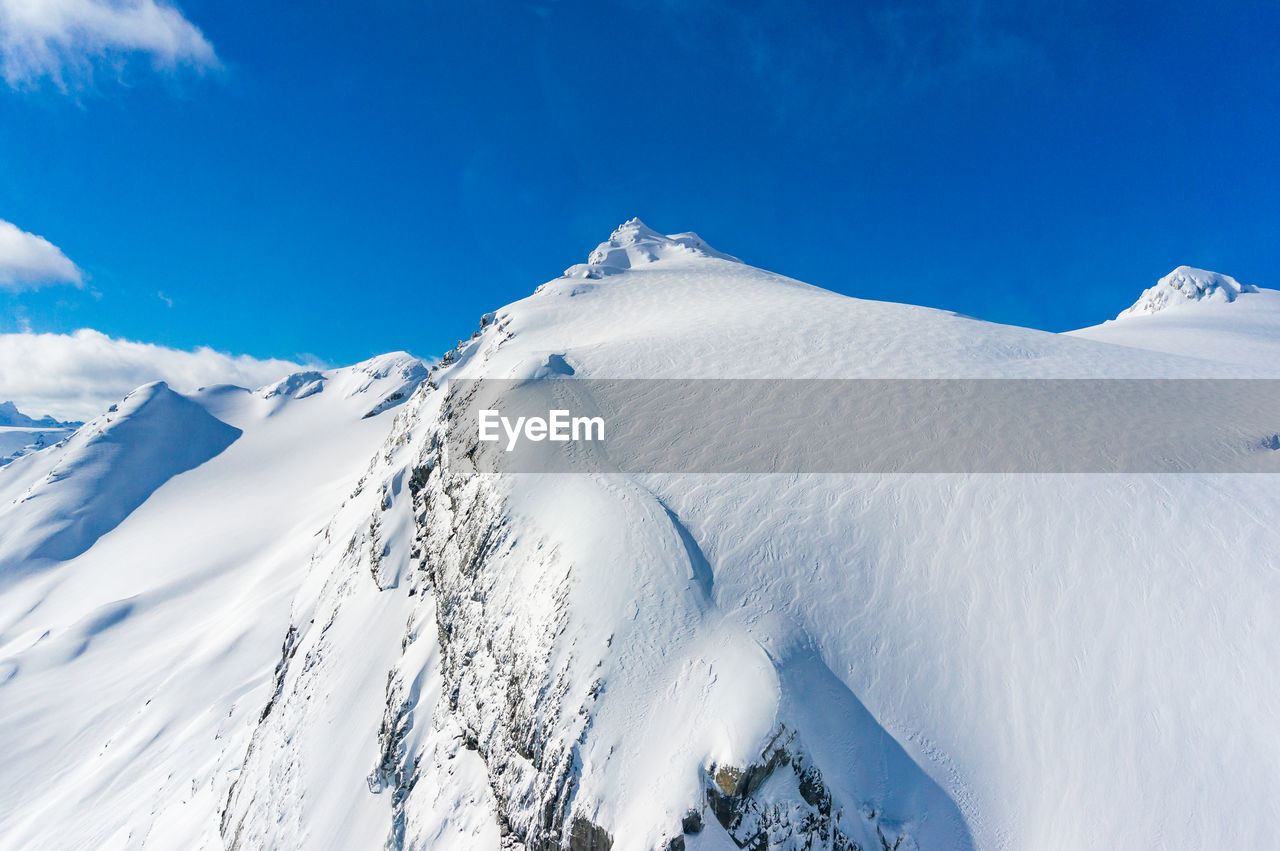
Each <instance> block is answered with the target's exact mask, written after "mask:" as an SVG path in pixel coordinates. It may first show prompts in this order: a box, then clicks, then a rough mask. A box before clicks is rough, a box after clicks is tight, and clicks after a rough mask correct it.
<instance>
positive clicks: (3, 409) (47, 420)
mask: <svg viewBox="0 0 1280 851" xmlns="http://www.w3.org/2000/svg"><path fill="white" fill-rule="evenodd" d="M78 425H82V423H73V422H65V423H64V422H61V421H59V420H55V419H54V418H53V417H52V416H50V415H49V414H45V415H44V416H43V417H41V418H40V419H36V418H34V417H29V416H27V415H26V414H24V413H22V412H21V411H19V410H18V406H17V405H16V404H14V403H13V402H0V426H17V427H19V428H74V427H76V426H78Z"/></svg>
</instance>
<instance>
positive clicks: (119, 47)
mask: <svg viewBox="0 0 1280 851" xmlns="http://www.w3.org/2000/svg"><path fill="white" fill-rule="evenodd" d="M136 55H143V56H146V57H148V58H149V59H150V60H151V63H152V65H153V66H154V67H156V68H160V69H173V68H176V67H179V66H183V65H186V66H190V67H192V68H196V69H198V70H203V69H208V68H216V67H218V57H217V54H216V53H215V52H214V50H213V45H211V44H210V43H209V41H208V39H206V38H205V37H204V34H203V33H201V32H200V30H199V29H198V28H197V27H196V26H195V25H194V24H192V23H191V22H190V21H189V20H187V19H186V18H185V17H184V16H183V14H182V13H181V12H180V11H178V10H177V8H175V7H173V6H171V5H167V4H165V3H161V2H157V0H0V77H3V78H4V80H5V82H6V83H8V84H9V86H10V87H12V88H24V87H31V86H34V85H36V84H38V83H39V82H40V81H42V80H46V79H47V80H51V81H52V82H53V83H54V84H55V85H57V86H58V87H59V88H61V89H63V90H66V89H68V88H71V87H74V86H76V85H78V84H80V83H82V82H84V81H87V80H89V79H91V78H92V75H93V71H94V69H95V68H96V67H98V66H101V65H104V64H105V65H109V66H112V67H115V68H117V69H118V68H119V67H121V65H122V64H123V63H124V62H126V61H127V60H128V59H129V58H130V57H132V56H136Z"/></svg>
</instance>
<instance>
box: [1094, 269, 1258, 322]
mask: <svg viewBox="0 0 1280 851" xmlns="http://www.w3.org/2000/svg"><path fill="white" fill-rule="evenodd" d="M1256 292H1258V288H1257V287H1255V286H1251V285H1249V284H1242V283H1240V282H1239V281H1237V280H1236V279H1235V278H1232V277H1231V276H1230V275H1221V274H1219V273H1217V272H1209V271H1207V270H1205V269H1194V268H1192V267H1191V266H1179V267H1178V268H1176V269H1174V270H1173V271H1172V272H1170V273H1169V274H1167V275H1165V276H1164V277H1163V278H1161V279H1160V280H1159V281H1157V282H1156V285H1155V286H1154V287H1151V288H1150V289H1148V290H1144V291H1143V293H1142V295H1141V296H1139V298H1138V300H1137V301H1136V302H1134V303H1133V304H1132V305H1131V306H1130V307H1128V308H1126V309H1125V310H1123V311H1122V312H1121V313H1120V315H1119V316H1117V317H1116V318H1117V319H1120V318H1123V317H1126V316H1140V315H1143V314H1149V313H1157V312H1159V311H1161V310H1166V309H1168V308H1178V307H1186V306H1187V305H1190V304H1197V303H1200V302H1219V303H1224V304H1225V303H1230V302H1233V301H1235V300H1236V299H1237V298H1239V297H1240V295H1241V294H1243V293H1256Z"/></svg>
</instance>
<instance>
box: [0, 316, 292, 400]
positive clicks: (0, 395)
mask: <svg viewBox="0 0 1280 851" xmlns="http://www.w3.org/2000/svg"><path fill="white" fill-rule="evenodd" d="M311 366H314V365H311ZM304 368H306V367H304V366H303V365H302V364H298V363H294V362H293V361H287V360H277V359H274V358H272V359H266V360H260V359H258V358H253V357H249V356H248V355H230V354H226V353H224V352H218V351H214V350H213V349H210V348H203V347H202V348H198V349H196V350H194V351H190V352H188V351H182V350H180V349H170V348H166V347H164V346H157V345H153V344H151V343H136V342H133V341H130V340H121V339H117V338H113V337H108V336H107V335H106V334H103V333H101V332H99V331H93V330H90V329H87V328H85V329H81V330H79V331H76V332H75V333H73V334H31V333H22V334H0V401H8V400H12V401H13V402H15V403H17V405H18V407H19V408H20V409H21V410H23V411H39V412H40V414H45V413H50V414H53V415H54V416H55V417H57V418H58V419H75V420H87V419H90V418H92V417H95V416H97V415H98V414H100V413H102V412H103V411H104V410H106V408H107V406H108V405H110V404H111V403H112V402H115V401H118V400H119V399H120V397H122V396H124V395H125V394H126V393H128V392H129V391H130V390H132V389H134V388H135V387H138V386H139V385H142V384H146V383H147V382H150V381H156V380H158V379H159V380H164V381H167V382H168V383H169V384H170V385H171V386H172V387H173V388H174V389H175V390H178V391H179V392H182V391H192V390H195V389H196V388H198V387H203V386H207V385H211V384H238V385H240V386H242V387H260V386H262V385H264V384H269V383H271V382H272V381H276V380H277V379H279V378H282V377H284V376H285V375H288V374H289V373H291V372H297V371H299V370H301V369H304Z"/></svg>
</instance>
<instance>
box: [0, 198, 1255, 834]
mask: <svg viewBox="0 0 1280 851" xmlns="http://www.w3.org/2000/svg"><path fill="white" fill-rule="evenodd" d="M1258 296H1265V292H1263V293H1255V294H1245V295H1242V296H1241V297H1240V298H1238V299H1237V300H1236V302H1234V303H1232V304H1229V305H1227V306H1228V307H1230V306H1243V305H1246V304H1247V299H1249V298H1253V297H1258ZM1207 306H1210V305H1207V304H1206V305H1199V306H1198V307H1207ZM1151 318H1158V317H1148V319H1151ZM1135 321H1136V320H1135ZM1269 333H1271V334H1273V335H1274V333H1275V329H1274V328H1273V329H1272V331H1271V332H1269ZM1262 336H1264V337H1265V333H1264V334H1263V335H1262ZM1204 339H1205V341H1206V342H1205V346H1206V348H1205V349H1203V350H1202V351H1201V352H1200V354H1201V356H1199V357H1188V356H1185V355H1183V354H1178V353H1171V352H1158V351H1145V350H1141V349H1138V348H1132V347H1127V346H1124V345H1115V344H1112V343H1107V342H1097V341H1094V340H1089V339H1080V338H1079V337H1077V336H1074V335H1071V336H1069V335H1057V334H1048V333H1043V332H1038V331H1032V330H1028V329H1021V328H1013V327H1009V326H1000V325H995V324H991V323H985V322H980V321H977V320H974V319H969V318H965V317H960V316H956V315H954V314H950V313H947V312H944V311H938V310H931V309H927V308H920V307H912V306H907V305H899V304H891V303H886V302H876V301H866V300H859V299H851V298H847V297H844V296H840V295H836V294H834V293H831V292H827V291H825V290H821V289H819V288H816V287H812V286H809V285H807V284H802V283H800V282H797V281H793V280H790V279H787V278H784V277H781V276H778V275H774V274H770V273H767V272H763V271H760V270H758V269H753V268H751V267H749V266H746V265H745V264H742V263H740V262H738V261H736V260H734V259H733V258H731V257H728V256H727V255H722V254H720V253H718V252H715V251H714V250H712V249H710V248H709V247H707V246H706V245H705V243H703V242H702V241H701V240H699V239H697V238H696V237H695V236H693V235H691V234H681V235H676V236H675V237H664V236H662V235H660V234H657V233H656V232H654V231H652V230H650V229H648V228H646V227H645V226H644V225H643V224H642V223H640V222H638V221H635V220H633V221H631V222H628V223H626V224H624V225H623V226H622V227H621V228H619V230H618V231H617V232H615V233H614V234H613V236H612V237H611V238H610V239H609V240H608V241H607V242H605V243H603V244H602V245H601V246H600V247H599V248H597V249H596V250H595V251H594V252H592V254H591V256H590V257H589V260H588V263H586V264H581V265H579V266H574V267H571V268H570V269H569V270H568V271H567V273H566V276H564V277H561V278H558V279H556V280H553V281H550V282H548V283H546V284H544V285H543V286H542V287H539V288H538V290H537V291H536V292H535V293H534V294H533V295H532V296H530V297H529V298H526V299H524V300H522V301H519V302H516V303H515V304H512V305H510V306H508V307H505V308H503V309H501V310H498V311H496V312H495V313H493V314H489V315H488V316H486V317H485V318H484V319H483V320H482V328H481V330H480V331H479V332H478V333H477V334H476V335H474V336H473V337H472V339H470V340H469V341H467V342H466V343H464V344H461V345H460V346H459V348H458V349H456V350H454V351H453V352H450V353H449V354H448V355H446V356H445V358H444V360H443V361H442V364H441V366H439V367H437V368H434V369H433V371H432V374H431V376H430V380H429V381H423V380H422V378H423V376H422V375H421V374H419V373H416V372H414V373H413V375H412V376H406V377H404V378H403V380H401V378H398V377H396V376H397V375H403V374H404V371H403V370H402V371H401V372H400V373H396V370H394V369H392V370H390V371H389V372H390V373H392V374H391V375H388V377H386V378H384V379H368V378H367V376H368V375H369V374H371V372H372V373H382V372H386V371H387V370H383V369H381V368H375V369H372V370H370V369H369V368H368V367H365V368H363V369H362V368H353V369H352V370H351V371H337V372H335V373H329V374H311V375H305V374H304V375H301V376H297V377H294V378H292V379H288V380H286V381H284V382H281V383H280V384H279V385H277V386H275V387H273V388H269V389H266V390H264V391H261V392H259V393H257V394H249V393H247V392H246V391H241V390H234V389H226V388H215V389H212V390H209V391H206V392H205V393H204V394H201V395H200V396H198V397H197V398H196V400H195V401H196V402H197V403H198V404H199V405H201V406H202V407H203V408H204V410H205V411H207V412H208V414H209V415H211V416H213V417H216V418H218V419H219V420H221V421H223V422H225V423H227V424H229V425H230V426H233V427H235V428H238V429H241V430H242V431H243V435H242V436H241V437H240V438H238V439H237V440H236V441H235V442H234V443H232V444H231V445H230V446H229V447H228V448H226V449H225V450H223V451H222V452H221V453H220V454H217V455H216V456H214V457H213V458H212V459H211V460H209V461H207V462H206V463H205V464H203V465H201V466H199V467H196V468H195V469H192V470H189V471H187V472H185V473H182V474H180V475H177V476H174V477H173V478H172V479H170V480H169V481H168V482H167V483H165V484H164V485H162V486H161V487H159V488H158V489H157V490H155V491H154V493H153V494H152V495H151V497H150V498H149V499H147V500H146V501H145V502H144V503H142V505H141V506H140V507H139V508H137V509H136V510H135V511H134V512H133V513H132V514H131V515H129V516H128V517H127V518H126V519H125V520H124V521H123V522H121V523H120V524H119V525H118V526H117V527H116V528H115V529H113V530H112V531H110V532H108V533H107V534H105V535H103V536H102V537H101V538H100V539H99V540H98V542H97V543H96V544H94V546H92V547H91V548H90V549H89V550H88V551H87V552H85V553H84V554H82V555H80V556H79V557H77V558H75V559H72V560H70V561H65V562H61V563H58V564H56V565H53V566H50V567H48V568H46V569H45V570H42V571H38V572H33V573H31V574H30V575H27V576H25V577H24V578H22V580H21V581H20V582H18V583H17V584H16V585H14V587H12V588H11V589H9V590H7V591H5V592H4V593H3V595H0V752H5V753H7V754H9V753H11V754H14V755H15V756H14V757H13V758H12V759H9V760H6V761H5V762H4V764H3V765H2V766H0V845H8V846H12V847H22V846H23V845H24V844H31V843H37V842H39V843H42V844H46V845H52V846H54V847H157V848H172V847H183V848H192V847H232V848H304V847H305V848H335V849H339V848H341V849H347V848H380V847H389V848H433V849H434V848H460V849H475V848H497V847H507V848H531V849H532V848H558V847H564V848H574V849H604V848H614V849H648V848H671V849H675V848H681V847H683V848H688V849H694V848H703V849H709V848H732V847H770V848H851V847H859V848H863V849H875V848H902V849H906V848H913V847H914V848H920V849H928V848H948V849H950V848H961V849H963V848H970V847H976V848H1008V849H1022V848H1081V847H1151V846H1175V847H1210V846H1212V847H1218V846H1225V847H1249V848H1252V847H1266V845H1267V844H1268V843H1269V842H1270V837H1272V836H1273V835H1274V834H1275V833H1276V831H1277V830H1278V829H1280V804H1277V802H1280V772H1278V771H1277V770H1276V768H1275V766H1276V765H1280V735H1277V734H1276V731H1277V730H1280V725H1277V723H1276V722H1277V720H1278V719H1277V717H1276V716H1277V713H1278V712H1280V710H1277V709H1276V707H1275V705H1274V702H1273V701H1272V700H1271V695H1273V694H1275V693H1277V691H1278V690H1280V671H1278V670H1277V669H1276V667H1275V666H1274V664H1273V662H1272V659H1273V655H1274V647H1275V646H1276V645H1277V641H1280V623H1278V622H1277V620H1276V619H1275V618H1274V617H1273V612H1274V611H1275V610H1276V609H1277V605H1278V604H1280V586H1277V585H1276V583H1275V582H1274V575H1275V568H1276V565H1277V564H1280V529H1277V528H1276V526H1275V524H1274V523H1273V522H1271V521H1270V518H1274V517H1276V516H1278V515H1280V486H1277V484H1276V482H1275V479H1274V477H1273V476H1268V475H1231V476H1228V475H1187V474H1184V475H1159V476H1136V475H1125V476H1103V475H1096V476H1091V475H1062V476H1047V475H1035V476H1033V475H1023V476H1014V475H950V476H940V475H891V476H869V475H861V476H857V475H848V476H846V475H840V476H836V475H812V476H796V475H785V474H779V475H695V474H678V475H653V474H650V475H635V476H631V475H597V474H590V475H588V474H571V475H559V476H536V475H530V476H495V475H480V474H476V473H475V471H474V470H473V469H472V468H471V466H470V461H469V458H468V454H467V452H466V451H465V447H459V446H452V445H450V444H449V443H448V442H447V441H446V440H445V439H444V434H445V416H446V414H447V409H446V405H447V404H450V403H448V402H447V400H446V390H447V387H448V381H449V380H450V379H453V378H460V377H475V376H487V377H501V378H521V377H533V376H540V377H541V376H561V377H571V378H580V377H614V378H619V377H646V378H648V377H758V378H788V377H895V376H900V377H905V376H910V377H1004V376H1007V377H1063V378H1069V377H1107V376H1115V377H1263V376H1267V377H1276V373H1277V372H1280V361H1277V360H1274V359H1273V360H1268V361H1257V362H1246V363H1240V362H1238V361H1237V360H1236V359H1234V358H1232V357H1231V356H1230V351H1229V348H1228V347H1227V346H1224V345H1219V346H1217V347H1216V348H1215V347H1213V346H1212V345H1211V343H1212V341H1211V340H1210V339H1209V334H1208V332H1206V336H1205V338H1204ZM409 372H413V370H409ZM397 382H398V383H397ZM366 383H368V385H369V386H368V387H367V388H365V389H359V388H361V387H363V385H364V384H366ZM392 384H394V385H396V387H397V389H396V390H394V391H392V390H391V389H390V387H391V385H392ZM415 386H416V390H415V389H413V388H414V387H415ZM410 391H412V392H410ZM397 393H398V394H401V395H400V396H399V397H397V398H396V399H394V400H393V401H392V402H391V403H390V404H391V405H393V406H395V407H394V413H391V412H390V410H391V409H390V408H387V409H386V410H387V411H388V412H387V413H375V414H374V416H372V417H368V418H365V414H366V413H370V412H375V411H379V410H383V405H384V404H385V403H383V402H382V401H381V400H382V399H390V398H391V397H392V396H396V394H397ZM6 475H7V474H6V473H4V472H0V482H3V480H4V478H3V477H4V476H6ZM10 522H11V521H10V520H9V519H8V517H7V515H6V514H0V532H6V531H7V530H8V529H9V528H10V527H9V526H8V525H7V524H8V523H10ZM140 554H145V555H144V556H142V557H140ZM162 635H163V636H165V637H166V641H163V642H161V641H157V640H156V637H157V636H162ZM32 777H39V778H41V780H40V781H38V782H34V783H33V782H32V781H31V778H32Z"/></svg>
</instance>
